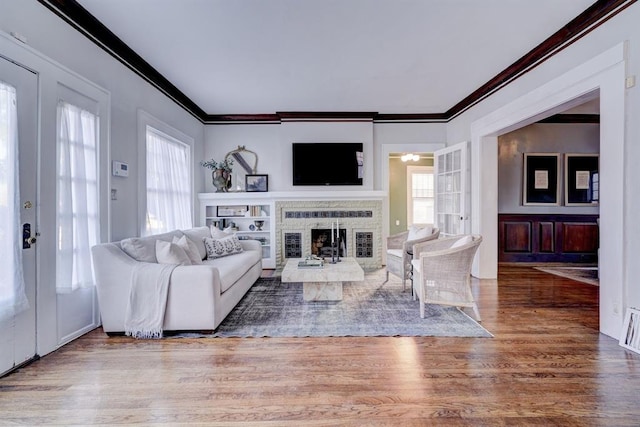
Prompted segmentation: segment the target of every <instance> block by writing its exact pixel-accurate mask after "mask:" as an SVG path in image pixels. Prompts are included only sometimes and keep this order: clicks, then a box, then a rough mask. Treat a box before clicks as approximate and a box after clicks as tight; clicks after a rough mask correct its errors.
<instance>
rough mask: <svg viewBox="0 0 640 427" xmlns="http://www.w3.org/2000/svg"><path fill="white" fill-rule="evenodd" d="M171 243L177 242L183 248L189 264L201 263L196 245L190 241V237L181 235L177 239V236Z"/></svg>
mask: <svg viewBox="0 0 640 427" xmlns="http://www.w3.org/2000/svg"><path fill="white" fill-rule="evenodd" d="M172 243H175V244H177V245H178V246H180V247H181V248H182V249H183V250H184V252H185V253H186V254H187V256H188V257H189V261H191V264H202V258H200V252H198V247H197V246H196V244H195V243H193V242H192V241H191V239H189V238H187V236H182V237H181V238H179V239H178V238H177V237H174V238H173V242H172ZM203 246H204V245H203Z"/></svg>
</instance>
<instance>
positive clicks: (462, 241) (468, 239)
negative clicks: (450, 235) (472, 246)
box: [450, 236, 473, 249]
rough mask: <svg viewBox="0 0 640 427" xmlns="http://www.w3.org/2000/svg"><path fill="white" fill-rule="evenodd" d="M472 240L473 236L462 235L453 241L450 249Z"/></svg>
mask: <svg viewBox="0 0 640 427" xmlns="http://www.w3.org/2000/svg"><path fill="white" fill-rule="evenodd" d="M471 242H473V238H472V237H471V236H464V237H461V238H459V239H458V240H456V241H455V242H453V245H451V248H450V249H453V248H459V247H460V246H464V245H468V244H469V243H471Z"/></svg>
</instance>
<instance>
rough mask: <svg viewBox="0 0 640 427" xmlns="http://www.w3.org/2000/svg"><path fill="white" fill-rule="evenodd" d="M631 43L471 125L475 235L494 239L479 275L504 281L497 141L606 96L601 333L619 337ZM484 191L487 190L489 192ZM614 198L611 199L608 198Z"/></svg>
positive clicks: (482, 254) (481, 255)
mask: <svg viewBox="0 0 640 427" xmlns="http://www.w3.org/2000/svg"><path fill="white" fill-rule="evenodd" d="M624 78H625V53H624V44H623V43H620V44H618V45H617V46H614V47H613V48H611V49H609V50H608V51H605V52H603V53H602V54H600V55H598V56H596V57H594V58H592V59H591V60H589V61H587V62H585V63H583V64H582V65H579V66H577V67H576V68H574V69H572V70H570V71H568V72H567V73H565V74H563V75H561V76H559V77H557V78H556V79H554V80H551V81H549V82H548V83H546V84H544V85H542V86H540V87H539V88H537V89H535V90H533V91H531V92H529V93H527V94H525V95H522V96H521V97H520V98H517V99H515V100H513V101H512V102H509V103H507V104H505V105H504V106H503V107H501V108H499V109H497V110H495V111H493V112H492V113H490V114H487V115H486V116H484V117H482V118H480V119H478V120H476V121H475V122H473V123H472V125H471V137H472V138H471V153H472V156H471V157H472V166H471V170H472V192H471V194H472V212H475V214H474V215H473V216H472V224H471V225H472V231H473V232H475V233H480V234H482V235H483V236H486V239H485V240H484V242H483V247H481V248H480V249H479V251H478V255H477V256H476V260H475V262H474V266H473V274H474V276H476V277H480V278H495V277H496V276H497V253H498V250H497V236H498V230H497V214H498V200H497V195H496V194H495V193H496V192H491V191H486V189H494V188H497V181H498V179H497V170H498V168H497V162H498V155H497V147H498V143H497V135H499V134H503V133H506V132H509V131H511V130H514V129H518V128H520V127H523V126H525V125H527V124H531V123H534V122H536V121H538V120H539V119H541V118H544V117H548V116H550V115H552V114H554V113H556V112H559V111H563V110H566V109H568V108H572V107H574V106H577V105H580V104H582V103H584V102H585V101H588V100H590V99H593V98H595V97H597V96H599V97H600V141H601V144H604V141H606V150H603V149H602V147H601V149H600V169H601V171H602V172H601V173H602V177H604V175H605V174H606V179H601V180H600V193H601V197H600V235H601V236H607V238H606V239H600V287H599V290H600V332H602V333H604V334H606V335H609V336H611V337H614V338H617V337H618V336H619V334H620V325H621V324H622V314H623V312H624V309H625V307H624V302H625V301H624V290H625V288H626V284H625V280H624V272H625V268H624V267H625V264H626V257H625V251H624V229H625V221H624V218H625V216H624V206H625V203H624V193H623V189H624V178H625V174H624V164H625V158H624V157H625V156H624V142H625V137H624V135H625V88H624V85H621V84H620V83H619V82H621V81H624ZM483 189H484V191H483ZM605 194H606V195H607V196H606V197H605V196H604V195H605Z"/></svg>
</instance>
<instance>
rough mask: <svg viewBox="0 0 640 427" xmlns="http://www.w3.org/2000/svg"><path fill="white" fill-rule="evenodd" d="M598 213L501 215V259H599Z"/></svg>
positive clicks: (540, 260) (593, 261)
mask: <svg viewBox="0 0 640 427" xmlns="http://www.w3.org/2000/svg"><path fill="white" fill-rule="evenodd" d="M597 220H598V215H548V214H547V215H539V214H500V215H498V235H499V236H498V240H499V241H498V251H499V254H498V261H499V262H575V263H580V262H583V263H595V262H597V261H598V246H599V240H598V239H599V231H598V222H597Z"/></svg>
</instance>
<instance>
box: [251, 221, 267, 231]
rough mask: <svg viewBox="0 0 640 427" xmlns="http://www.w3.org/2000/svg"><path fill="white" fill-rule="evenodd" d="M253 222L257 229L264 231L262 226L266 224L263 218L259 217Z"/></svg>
mask: <svg viewBox="0 0 640 427" xmlns="http://www.w3.org/2000/svg"><path fill="white" fill-rule="evenodd" d="M253 223H254V224H255V225H256V230H257V231H262V227H263V226H264V221H263V220H261V219H257V220H255V221H253Z"/></svg>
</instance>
